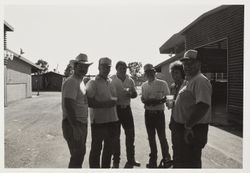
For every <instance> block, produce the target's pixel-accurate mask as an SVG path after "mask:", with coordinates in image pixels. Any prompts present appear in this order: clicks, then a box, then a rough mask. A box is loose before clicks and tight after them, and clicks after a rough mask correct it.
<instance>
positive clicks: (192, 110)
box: [170, 50, 212, 168]
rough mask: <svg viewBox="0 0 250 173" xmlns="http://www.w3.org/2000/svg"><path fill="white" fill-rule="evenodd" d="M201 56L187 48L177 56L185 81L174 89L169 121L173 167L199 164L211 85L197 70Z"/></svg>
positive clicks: (208, 109)
mask: <svg viewBox="0 0 250 173" xmlns="http://www.w3.org/2000/svg"><path fill="white" fill-rule="evenodd" d="M201 58H202V57H201V55H200V54H199V52H197V51H196V50H188V51H187V52H186V53H185V54H184V57H183V58H182V59H181V62H182V63H183V67H184V72H185V74H186V80H187V82H186V84H185V85H184V86H182V88H181V89H180V90H179V92H178V95H177V97H176V101H175V106H174V107H173V111H172V118H173V119H172V121H171V124H170V129H171V131H172V143H173V159H174V165H173V167H174V168H201V167H202V164H201V154H202V149H203V148H204V146H205V145H206V143H207V134H208V124H209V122H210V120H211V94H212V87H211V84H210V82H209V80H208V79H207V78H206V77H205V76H204V75H203V74H202V73H201V72H200V67H201Z"/></svg>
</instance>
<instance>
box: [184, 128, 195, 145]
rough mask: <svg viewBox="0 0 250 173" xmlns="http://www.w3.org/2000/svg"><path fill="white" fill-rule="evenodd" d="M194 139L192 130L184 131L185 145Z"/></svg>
mask: <svg viewBox="0 0 250 173" xmlns="http://www.w3.org/2000/svg"><path fill="white" fill-rule="evenodd" d="M192 138H194V132H193V130H192V129H186V128H185V129H184V141H185V142H186V144H189V143H190V140H191V139H192Z"/></svg>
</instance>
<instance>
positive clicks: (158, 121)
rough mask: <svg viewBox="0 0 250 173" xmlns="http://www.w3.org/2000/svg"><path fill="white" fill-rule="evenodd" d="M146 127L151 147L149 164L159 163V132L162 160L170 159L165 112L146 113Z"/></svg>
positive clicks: (147, 111)
mask: <svg viewBox="0 0 250 173" xmlns="http://www.w3.org/2000/svg"><path fill="white" fill-rule="evenodd" d="M145 125H146V129H147V134H148V141H149V146H150V154H149V157H150V159H149V162H150V163H153V164H154V163H156V162H157V145H156V139H155V133H156V132H157V134H158V138H159V141H160V144H161V152H162V158H169V159H170V157H171V156H170V154H169V146H168V142H167V138H166V132H165V114H164V111H149V110H146V111H145Z"/></svg>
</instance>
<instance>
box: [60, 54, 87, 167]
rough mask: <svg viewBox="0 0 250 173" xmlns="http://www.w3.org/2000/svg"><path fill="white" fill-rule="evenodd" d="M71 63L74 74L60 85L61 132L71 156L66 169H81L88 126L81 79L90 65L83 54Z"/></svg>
mask: <svg viewBox="0 0 250 173" xmlns="http://www.w3.org/2000/svg"><path fill="white" fill-rule="evenodd" d="M72 62H73V66H74V73H73V74H72V75H71V76H70V77H69V78H67V79H66V81H65V82H64V83H63V85H62V110H63V121H62V130H63V136H64V138H65V140H66V141H67V143H68V147H69V151H70V155H71V157H70V162H69V166H68V167H69V168H81V167H82V163H83V160H84V155H85V152H86V146H85V143H86V138H87V124H88V102H87V96H86V89H85V84H84V82H83V77H84V75H85V74H86V73H87V72H88V67H89V65H90V64H91V63H89V62H88V59H87V55H85V54H79V55H78V56H77V57H76V59H75V60H73V61H72Z"/></svg>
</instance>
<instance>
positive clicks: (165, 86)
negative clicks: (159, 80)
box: [163, 81, 170, 96]
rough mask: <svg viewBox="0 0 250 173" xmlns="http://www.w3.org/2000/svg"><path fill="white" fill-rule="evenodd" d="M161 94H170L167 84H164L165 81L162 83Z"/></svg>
mask: <svg viewBox="0 0 250 173" xmlns="http://www.w3.org/2000/svg"><path fill="white" fill-rule="evenodd" d="M163 93H164V96H166V95H169V94H170V91H169V87H168V83H167V82H165V81H163Z"/></svg>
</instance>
